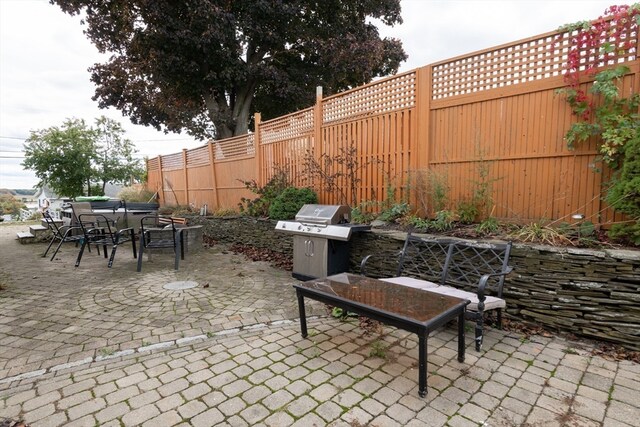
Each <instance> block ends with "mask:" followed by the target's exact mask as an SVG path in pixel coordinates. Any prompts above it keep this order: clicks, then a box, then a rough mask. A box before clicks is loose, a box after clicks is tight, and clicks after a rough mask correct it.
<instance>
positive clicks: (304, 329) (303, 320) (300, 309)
mask: <svg viewBox="0 0 640 427" xmlns="http://www.w3.org/2000/svg"><path fill="white" fill-rule="evenodd" d="M296 294H297V296H298V312H299V313H300V330H301V332H302V338H306V337H307V315H306V314H305V311H304V297H303V296H302V294H301V293H300V291H296Z"/></svg>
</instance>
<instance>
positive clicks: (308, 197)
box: [269, 187, 318, 219]
mask: <svg viewBox="0 0 640 427" xmlns="http://www.w3.org/2000/svg"><path fill="white" fill-rule="evenodd" d="M313 203H318V196H317V195H316V193H315V192H314V191H313V190H311V189H310V188H296V187H288V188H285V189H284V191H283V192H282V193H280V195H279V196H278V197H276V198H275V200H274V201H273V202H272V203H271V205H270V206H269V218H271V219H293V218H295V216H296V213H298V211H299V210H300V208H301V207H302V206H303V205H306V204H313Z"/></svg>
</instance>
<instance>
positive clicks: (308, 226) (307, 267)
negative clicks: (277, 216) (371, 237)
mask: <svg viewBox="0 0 640 427" xmlns="http://www.w3.org/2000/svg"><path fill="white" fill-rule="evenodd" d="M350 221H351V208H350V207H349V206H345V205H304V206H303V207H302V208H301V209H300V210H299V211H298V213H297V214H296V217H295V221H278V223H277V224H276V231H281V232H283V233H289V234H293V274H292V275H293V277H295V278H297V279H300V280H310V279H315V278H317V277H326V276H330V275H332V274H337V273H342V272H345V271H347V270H348V269H349V239H350V238H351V234H352V233H353V232H354V231H364V230H369V229H370V228H371V227H370V226H368V225H361V224H350Z"/></svg>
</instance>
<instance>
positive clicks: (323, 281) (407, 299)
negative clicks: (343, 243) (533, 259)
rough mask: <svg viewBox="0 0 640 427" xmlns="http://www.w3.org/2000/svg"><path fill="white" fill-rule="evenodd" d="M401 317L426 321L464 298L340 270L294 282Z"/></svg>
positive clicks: (461, 301)
mask: <svg viewBox="0 0 640 427" xmlns="http://www.w3.org/2000/svg"><path fill="white" fill-rule="evenodd" d="M294 287H296V288H301V289H306V290H309V291H313V292H315V293H320V294H324V295H327V296H329V297H337V298H339V299H343V300H347V301H350V302H353V303H358V304H360V305H365V306H368V307H373V308H376V309H379V310H383V311H386V312H390V313H394V314H396V315H400V316H402V317H406V318H409V319H413V320H417V321H419V322H423V323H425V322H428V321H429V320H431V319H433V318H435V317H437V316H439V315H441V314H442V313H444V312H446V311H448V310H450V309H453V308H455V307H456V306H458V305H460V303H463V302H464V301H465V300H463V299H460V298H456V297H452V296H449V295H441V294H438V293H436V292H430V291H428V290H422V289H416V288H411V287H409V286H402V285H398V284H394V283H389V282H383V281H382V280H377V279H372V278H370V277H365V276H358V275H355V274H349V273H342V274H336V275H334V276H329V277H325V278H319V279H313V280H309V281H307V282H304V283H301V284H296V285H294Z"/></svg>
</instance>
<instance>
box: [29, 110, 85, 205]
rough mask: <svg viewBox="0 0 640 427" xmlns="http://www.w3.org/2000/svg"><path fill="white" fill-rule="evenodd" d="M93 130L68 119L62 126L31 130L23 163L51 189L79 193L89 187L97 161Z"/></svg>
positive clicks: (59, 191)
mask: <svg viewBox="0 0 640 427" xmlns="http://www.w3.org/2000/svg"><path fill="white" fill-rule="evenodd" d="M95 137H96V136H95V131H94V130H92V129H90V128H88V127H87V125H86V123H85V121H84V120H82V119H67V120H66V121H65V122H64V123H63V124H62V126H61V127H58V126H52V127H50V128H47V129H41V130H36V131H31V136H29V138H28V139H27V141H26V143H25V146H24V149H25V160H24V162H22V166H24V167H25V168H27V169H31V170H33V171H34V172H35V173H36V176H37V177H38V178H39V179H40V183H41V184H43V183H47V184H48V185H49V186H50V187H51V189H52V190H53V191H55V192H56V193H58V194H63V195H65V196H69V197H75V196H81V195H83V194H85V193H84V189H85V188H89V187H90V186H91V178H92V176H93V168H92V164H93V163H94V162H95V160H96V150H95V147H94V141H95Z"/></svg>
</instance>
